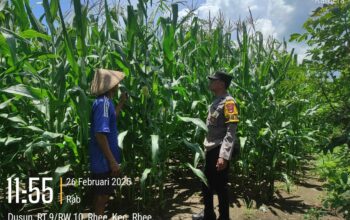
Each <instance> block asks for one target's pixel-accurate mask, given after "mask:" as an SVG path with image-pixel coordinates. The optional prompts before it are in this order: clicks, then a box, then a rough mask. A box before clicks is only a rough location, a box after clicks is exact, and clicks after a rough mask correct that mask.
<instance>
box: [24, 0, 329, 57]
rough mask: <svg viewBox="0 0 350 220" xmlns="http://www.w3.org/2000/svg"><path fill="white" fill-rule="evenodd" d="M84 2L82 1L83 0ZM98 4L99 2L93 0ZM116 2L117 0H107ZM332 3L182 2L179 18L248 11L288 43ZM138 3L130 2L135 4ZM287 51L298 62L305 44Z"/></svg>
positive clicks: (233, 16)
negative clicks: (315, 13) (192, 10)
mask: <svg viewBox="0 0 350 220" xmlns="http://www.w3.org/2000/svg"><path fill="white" fill-rule="evenodd" d="M83 1H84V2H85V0H83ZM94 1H98V0H94ZM109 1H115V2H118V1H119V0H109ZM120 1H121V3H122V4H127V3H128V1H127V0H120ZM153 1H154V2H155V1H157V0H153ZM331 1H332V0H190V1H183V0H181V3H182V6H180V11H179V15H180V16H184V15H185V14H186V13H187V12H188V9H187V6H189V7H191V6H194V7H195V8H197V10H196V11H195V13H196V14H197V15H198V16H199V17H202V18H208V15H209V12H210V14H211V16H215V15H217V14H218V13H219V12H222V13H223V15H224V17H225V18H226V19H227V20H231V21H237V20H238V19H239V18H241V19H245V18H247V17H248V16H249V9H250V10H251V12H252V15H253V18H254V20H255V22H256V26H255V27H256V29H257V30H259V31H261V32H262V33H263V35H264V36H269V35H272V36H274V37H275V38H276V39H278V40H281V41H282V40H283V39H286V40H287V41H288V40H289V36H290V35H291V34H293V33H303V32H304V30H303V28H302V25H303V23H304V22H305V21H306V19H307V18H308V17H309V16H310V14H311V13H312V11H313V10H315V9H316V8H317V7H320V6H322V4H323V3H327V2H330V3H331ZM30 2H31V5H32V7H33V11H34V13H35V14H36V15H41V14H42V13H43V9H42V5H40V2H41V1H40V0H30ZM137 2H138V0H131V3H132V4H135V5H136V3H137ZM61 5H62V8H63V11H67V10H69V8H70V7H71V4H70V0H61ZM288 47H289V48H288V49H289V50H291V49H292V48H295V51H296V53H297V54H298V58H299V59H298V60H299V62H300V61H301V59H303V58H304V57H305V56H306V51H307V49H308V47H307V45H305V43H295V42H291V43H288Z"/></svg>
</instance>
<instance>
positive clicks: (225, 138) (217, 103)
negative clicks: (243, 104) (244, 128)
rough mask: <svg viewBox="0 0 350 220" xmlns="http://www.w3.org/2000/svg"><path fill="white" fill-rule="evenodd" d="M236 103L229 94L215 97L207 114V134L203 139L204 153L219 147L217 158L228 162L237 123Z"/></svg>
mask: <svg viewBox="0 0 350 220" xmlns="http://www.w3.org/2000/svg"><path fill="white" fill-rule="evenodd" d="M238 121H239V120H238V110H237V107H236V102H235V100H234V99H233V98H232V96H230V95H229V94H225V95H223V96H219V97H216V99H215V100H214V102H213V103H212V104H211V106H210V108H209V112H208V117H207V120H206V124H207V127H208V133H207V136H206V138H205V139H204V147H205V150H206V151H210V150H212V149H214V148H215V147H218V146H220V147H221V148H220V154H219V157H221V158H224V159H225V160H230V159H231V156H232V151H233V145H234V142H235V133H236V127H237V122H238Z"/></svg>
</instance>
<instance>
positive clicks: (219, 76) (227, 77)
mask: <svg viewBox="0 0 350 220" xmlns="http://www.w3.org/2000/svg"><path fill="white" fill-rule="evenodd" d="M208 79H210V80H217V79H218V80H221V81H223V82H225V84H226V86H227V87H228V86H229V85H230V84H231V80H232V76H230V75H228V74H227V73H225V72H223V71H216V72H215V73H214V75H211V76H208Z"/></svg>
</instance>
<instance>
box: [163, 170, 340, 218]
mask: <svg viewBox="0 0 350 220" xmlns="http://www.w3.org/2000/svg"><path fill="white" fill-rule="evenodd" d="M315 176H316V174H315V173H313V172H312V171H308V172H307V174H306V175H305V176H304V177H303V178H302V179H301V181H300V183H294V184H293V185H292V187H291V189H290V193H288V192H287V189H286V187H285V184H284V183H281V182H276V184H275V185H276V187H275V188H276V190H275V194H274V199H273V200H272V201H271V202H269V204H259V205H257V204H256V202H255V201H250V202H247V201H245V200H244V199H243V198H239V197H236V198H231V204H230V218H231V219H232V220H236V219H237V220H240V219H254V220H255V219H261V220H273V219H291V220H293V219H317V217H319V218H318V219H323V220H326V219H328V220H338V219H343V218H342V217H340V216H337V215H336V214H335V213H334V212H333V213H332V212H331V211H330V210H323V209H322V208H321V207H322V205H321V201H322V198H323V197H324V196H325V192H324V191H322V185H323V184H324V182H321V181H320V180H319V179H317V177H315ZM185 182H186V180H185ZM180 186H186V187H180ZM193 187H194V186H193V180H191V179H188V180H187V184H185V185H183V184H181V185H179V186H178V187H176V188H175V189H174V194H173V195H174V197H173V198H172V199H173V200H172V201H173V202H172V204H171V206H170V207H169V209H168V210H169V211H170V212H169V215H168V216H167V219H174V220H175V219H176V220H180V219H192V217H191V216H192V214H193V213H197V212H199V211H200V210H201V209H203V205H202V201H201V194H200V191H199V190H200V188H199V187H200V186H199V185H197V187H198V190H195V191H194V189H195V188H193ZM231 195H235V193H234V192H231ZM231 197H232V196H231ZM214 206H215V212H216V214H217V216H218V200H217V196H215V197H214Z"/></svg>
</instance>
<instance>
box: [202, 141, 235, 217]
mask: <svg viewBox="0 0 350 220" xmlns="http://www.w3.org/2000/svg"><path fill="white" fill-rule="evenodd" d="M219 153H220V146H219V147H216V148H214V149H212V150H210V151H208V152H207V153H206V157H205V167H204V174H205V176H206V177H207V179H208V185H209V186H208V187H207V186H206V185H205V184H204V183H203V184H202V191H203V198H204V206H205V208H204V214H205V215H206V216H212V213H213V211H214V206H213V195H214V192H216V193H217V195H218V199H219V213H220V217H219V219H222V220H228V219H229V194H228V187H227V182H228V171H229V164H227V167H226V168H225V169H224V170H222V171H217V168H216V163H217V160H218V158H219Z"/></svg>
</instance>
